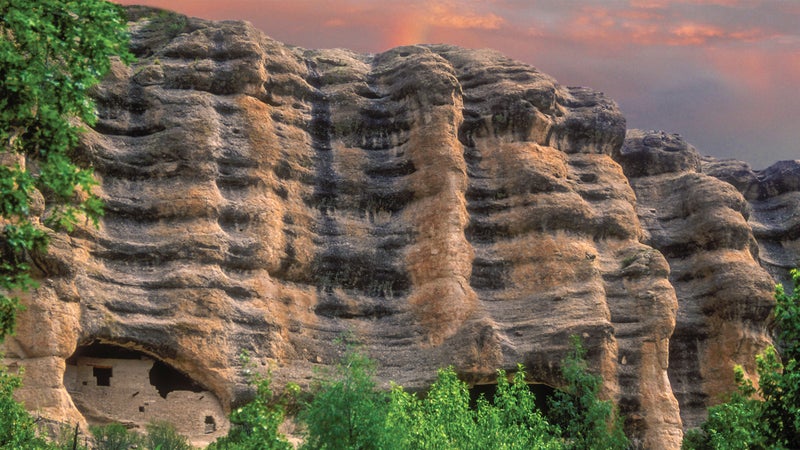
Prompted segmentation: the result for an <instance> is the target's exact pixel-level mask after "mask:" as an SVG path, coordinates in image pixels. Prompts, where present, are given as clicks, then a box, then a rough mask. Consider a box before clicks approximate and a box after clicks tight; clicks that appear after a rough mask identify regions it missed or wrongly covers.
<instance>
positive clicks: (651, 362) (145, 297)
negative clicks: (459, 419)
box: [6, 9, 800, 449]
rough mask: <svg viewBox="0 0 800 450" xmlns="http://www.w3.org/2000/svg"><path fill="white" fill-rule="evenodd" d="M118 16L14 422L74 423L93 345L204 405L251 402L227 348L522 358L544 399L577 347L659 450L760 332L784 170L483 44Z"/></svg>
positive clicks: (784, 256) (422, 359) (787, 234)
mask: <svg viewBox="0 0 800 450" xmlns="http://www.w3.org/2000/svg"><path fill="white" fill-rule="evenodd" d="M130 11H131V18H132V20H133V22H132V24H131V32H132V39H133V41H132V48H133V50H134V51H135V52H136V53H137V55H138V56H139V60H138V62H136V63H135V64H134V65H133V66H131V67H123V66H121V65H116V66H115V67H114V71H113V73H112V74H111V76H109V78H108V79H107V80H106V81H105V82H104V83H103V84H102V85H101V86H100V87H99V88H98V89H97V91H96V98H97V102H98V109H99V115H100V120H99V121H98V123H97V125H96V126H95V128H94V130H92V131H91V132H90V133H88V134H87V135H86V139H85V143H84V146H85V154H86V157H87V158H88V160H89V161H90V162H91V163H92V164H93V165H94V166H95V168H96V171H97V175H98V177H99V178H100V180H101V186H100V189H99V190H98V191H99V193H100V195H101V196H102V197H103V199H104V200H105V201H106V205H107V206H106V211H107V212H106V216H105V218H104V219H103V221H102V224H101V226H100V228H99V229H94V228H91V227H88V226H87V227H79V228H78V229H77V230H76V231H75V232H74V233H72V234H71V235H56V236H55V237H54V239H53V244H52V251H51V254H50V255H49V256H48V257H46V258H42V260H41V261H39V266H40V267H41V268H42V270H43V273H41V274H40V278H41V280H42V286H41V287H40V288H39V289H38V290H36V291H35V292H33V293H32V295H31V296H30V297H29V298H28V299H27V303H28V305H29V306H28V310H27V311H26V312H25V313H24V314H23V315H22V317H21V318H20V321H21V323H20V326H19V332H18V334H17V336H16V337H15V338H13V339H11V340H10V342H9V344H8V345H7V348H6V354H7V357H9V358H10V362H11V363H12V364H18V365H23V366H26V367H27V371H26V379H25V386H26V387H25V388H24V389H23V390H22V391H21V392H20V396H21V397H22V398H23V399H24V400H25V402H26V404H27V406H28V407H29V408H30V409H34V410H38V411H41V413H42V414H43V415H45V416H48V417H51V418H55V419H58V420H65V421H72V422H73V423H74V422H75V421H82V420H84V418H85V416H87V414H86V413H85V411H84V412H83V413H82V412H81V411H80V410H79V409H78V408H76V406H75V402H73V397H71V396H70V393H69V392H68V391H67V388H65V383H64V374H65V371H67V370H66V361H67V360H68V359H70V358H71V357H72V359H70V361H73V360H75V356H73V354H74V353H75V352H76V349H78V348H79V347H80V348H84V347H85V346H90V345H94V344H92V343H98V344H97V345H107V346H116V347H119V348H121V349H126V350H125V351H135V352H138V353H137V354H140V355H142V358H144V359H143V360H147V359H154V360H156V361H160V362H163V363H164V364H168V365H169V366H170V367H172V368H174V369H175V370H177V371H179V372H181V373H183V374H185V375H187V376H189V377H190V378H191V380H192V382H193V383H196V385H197V386H200V388H202V389H203V390H206V391H208V392H210V393H211V394H213V396H215V397H216V399H218V401H219V404H220V405H221V408H222V409H223V410H224V411H229V410H230V408H231V406H232V405H236V404H238V403H241V402H243V401H245V400H247V398H249V395H251V394H250V391H249V390H248V388H247V386H246V384H245V382H244V381H245V380H244V378H243V377H242V371H241V369H242V367H241V363H240V361H239V358H238V355H239V354H240V353H241V352H242V351H243V350H246V351H248V352H249V353H250V354H251V355H252V358H253V360H254V361H255V362H257V363H258V364H260V365H262V366H264V367H267V366H268V367H270V368H271V369H272V372H273V376H274V378H275V382H276V383H277V384H282V383H284V382H286V381H289V380H291V381H295V382H300V383H301V384H303V383H307V382H308V380H309V379H310V377H311V375H312V370H313V368H314V367H317V366H320V365H327V364H331V363H332V362H334V361H335V360H336V358H337V355H338V352H339V351H340V348H339V347H338V346H337V345H336V344H335V343H334V341H335V339H336V338H337V337H339V336H341V335H343V334H345V333H348V334H350V335H351V336H353V337H354V338H356V339H358V340H359V341H360V342H362V343H363V344H364V348H365V350H366V352H367V353H368V354H369V355H370V356H372V357H373V358H375V359H377V360H378V362H379V364H380V368H381V369H380V377H381V379H382V380H384V381H387V382H388V380H394V381H396V382H398V383H401V384H403V385H405V386H408V387H412V388H420V387H424V386H426V385H427V384H428V383H429V382H430V381H431V380H432V378H433V377H434V376H435V370H436V369H437V368H439V367H442V366H446V365H449V364H452V365H454V366H455V367H456V368H457V370H458V371H459V372H460V373H461V374H462V375H463V377H464V378H465V379H466V380H468V381H470V382H473V383H485V382H489V381H490V380H492V379H493V377H494V371H495V370H496V369H498V368H505V369H511V370H513V369H514V367H515V365H516V363H517V362H522V363H524V364H525V365H526V367H527V368H528V371H529V373H530V376H531V381H535V382H540V383H546V384H548V385H551V386H557V385H559V384H560V382H561V380H560V379H559V363H560V360H561V358H562V357H563V355H564V354H565V352H566V350H567V348H568V342H569V339H568V337H569V336H570V335H573V334H578V335H581V336H582V337H583V339H584V342H585V344H586V346H587V347H588V349H589V358H590V362H591V366H592V368H593V369H594V370H596V371H597V372H599V373H601V374H602V375H603V377H604V379H605V395H607V396H608V397H609V398H612V399H614V400H615V401H617V402H618V403H619V405H620V407H621V409H622V412H623V413H624V414H625V415H626V416H627V422H626V427H627V429H628V432H629V434H630V435H631V436H632V437H633V438H634V441H635V442H637V443H638V444H641V445H643V446H644V447H646V448H660V449H666V448H674V449H677V448H679V447H680V441H681V436H682V427H683V426H686V425H689V426H691V425H696V424H697V423H698V421H699V420H700V419H701V415H702V413H703V408H704V406H705V405H706V404H707V403H708V402H713V401H715V399H716V397H715V396H717V395H718V394H719V393H721V392H724V391H727V390H729V389H731V388H732V381H733V380H732V372H731V367H732V365H733V364H736V363H738V364H745V366H746V367H748V369H752V367H751V365H752V360H753V356H754V354H755V353H756V352H757V351H759V350H760V349H761V348H762V347H763V346H764V345H766V344H767V343H768V342H769V338H768V335H767V333H766V329H765V326H766V325H765V318H766V316H767V314H768V311H769V308H770V306H771V290H772V283H773V281H772V280H773V278H770V275H768V272H769V273H770V274H772V275H773V277H777V278H778V279H780V277H781V276H782V275H781V274H782V273H783V271H784V270H785V269H786V268H787V267H790V266H792V265H794V264H796V263H797V255H798V246H797V238H798V235H797V233H796V230H797V229H799V228H800V227H798V226H797V223H796V222H797V215H796V211H797V209H796V208H797V205H798V204H799V202H798V201H797V195H798V193H797V191H798V189H797V183H796V179H795V178H796V175H797V170H796V163H795V165H794V166H792V167H794V169H791V168H789V169H786V170H784V169H782V168H781V167H783V166H779V167H777V168H775V169H774V170H773V171H775V172H780V174H779V175H776V176H775V177H772V178H770V176H768V175H767V174H766V172H765V173H763V174H756V173H753V172H752V171H751V172H749V173H750V174H753V175H752V177H750V175H748V173H746V171H743V172H742V173H741V174H740V172H736V171H733V172H732V171H730V170H728V169H726V168H725V164H728V165H730V164H732V163H720V162H713V161H704V160H702V159H701V158H700V157H699V156H698V155H697V154H696V152H695V151H694V150H693V149H692V148H691V147H689V146H688V145H687V144H685V143H684V142H683V141H681V140H680V139H678V138H676V137H674V136H670V135H666V134H661V133H644V132H639V131H631V132H630V133H629V136H628V138H627V140H626V139H625V132H626V130H625V120H624V118H623V116H622V114H621V113H620V112H619V110H618V108H617V106H616V105H615V104H614V102H613V101H611V100H610V99H608V98H606V97H605V96H603V95H602V94H600V93H598V92H595V91H592V90H590V89H586V88H573V87H565V86H561V85H559V84H558V83H557V82H556V81H555V80H553V79H552V78H551V77H549V76H547V75H544V74H542V73H540V72H538V71H537V70H536V69H534V68H533V67H530V66H527V65H524V64H522V63H519V62H516V61H513V60H510V59H508V58H506V57H504V56H502V55H500V54H498V53H495V52H491V51H486V50H465V49H461V48H456V47H450V46H442V45H436V46H408V47H401V48H397V49H393V50H390V51H388V52H385V53H381V54H378V55H360V54H356V53H353V52H349V51H346V50H305V49H301V48H297V47H291V46H287V45H285V44H282V43H279V42H276V41H274V40H272V39H270V38H268V37H267V36H265V35H264V34H262V33H261V32H259V31H258V30H256V29H254V28H253V27H252V26H250V25H249V24H246V23H242V22H208V21H203V20H198V19H186V18H180V17H179V18H177V19H176V18H174V17H173V18H172V19H174V20H172V19H171V20H169V21H164V20H159V19H158V17H159V15H154V14H153V13H152V12H150V11H148V10H142V9H132V10H130ZM160 17H162V18H163V15H162V16H160ZM166 23H169V24H172V25H170V26H166V25H165V24H166ZM792 170H793V171H792ZM787 172H788V173H789V175H785V174H786V173H787ZM705 173H709V174H711V175H713V176H714V177H716V178H714V177H712V176H708V175H706V174H705ZM770 173H771V172H770ZM737 174H738V175H737ZM791 174H794V175H795V178H792V175H791ZM721 180H722V181H721ZM768 180H773V181H769V182H768ZM774 180H783V181H780V182H778V181H774ZM791 180H794V183H795V184H792V181H791ZM733 186H736V187H737V188H738V189H739V191H741V192H743V193H744V197H743V196H742V194H741V193H740V192H739V191H737V190H736V189H734V187H733ZM792 208H794V209H792ZM789 213H792V214H795V215H794V216H787V215H786V214H789ZM790 217H793V218H790ZM748 219H749V221H748ZM792 258H794V260H793V259H792ZM760 264H761V265H760ZM762 265H763V267H765V268H766V271H765V270H764V269H763V268H762ZM676 323H677V325H676ZM673 331H674V333H673ZM141 365H142V364H139V366H141ZM137 367H138V366H137ZM143 367H150V366H147V365H146V364H145V365H144V366H143ZM70 370H71V371H74V370H79V369H70ZM141 370H145V369H141ZM67 372H70V371H67ZM98 373H99V374H100V376H102V377H107V376H108V373H107V372H103V371H100V372H98ZM143 373H144V372H143ZM86 377H88V375H86ZM95 378H97V376H95ZM97 379H98V380H100V379H99V378H97ZM88 380H89V381H91V377H89V378H88ZM103 380H105V378H103ZM112 380H113V378H112ZM109 387H113V382H112V385H111V386H109ZM145 387H146V386H145ZM148 389H149V388H148ZM167 398H168V397H167ZM187 398H188V397H187ZM679 405H680V406H679ZM215 414H216V413H215ZM205 415H206V417H209V416H211V415H212V414H211V413H208V414H205ZM198 417H199V416H198ZM213 417H214V421H215V422H214V423H215V424H216V423H217V420H218V419H216V416H213ZM681 417H683V422H682V420H681ZM127 420H130V421H132V422H133V423H138V422H136V420H139V419H137V418H135V417H134V418H128V419H127ZM206 420H208V419H206ZM187 426H190V425H187ZM191 426H195V425H191ZM204 426H205V427H208V422H206V423H205V424H203V423H202V421H201V420H200V419H198V423H197V424H196V430H195V429H192V430H193V431H191V433H195V434H197V436H199V437H198V439H200V438H202V435H203V433H205V431H204V430H207V428H203V427H204ZM215 431H220V430H215Z"/></svg>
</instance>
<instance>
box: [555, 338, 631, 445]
mask: <svg viewBox="0 0 800 450" xmlns="http://www.w3.org/2000/svg"><path fill="white" fill-rule="evenodd" d="M571 340H572V351H571V352H570V353H569V355H568V356H567V357H566V358H565V359H564V361H563V362H562V366H561V373H562V375H563V377H564V380H565V381H566V382H567V385H566V386H565V387H564V388H562V389H561V390H558V391H556V392H555V394H554V395H553V397H552V398H550V399H548V403H549V405H550V413H549V417H550V418H551V420H552V421H553V423H555V424H557V425H559V426H560V427H561V430H562V432H563V435H564V439H565V441H566V443H567V448H569V449H577V450H584V449H585V450H594V449H625V448H627V447H628V446H629V445H630V443H629V441H628V438H627V437H626V436H625V432H624V430H623V426H622V425H623V424H622V422H623V421H622V417H621V416H620V415H619V414H618V413H617V410H616V408H615V407H614V404H613V403H611V402H610V401H608V400H601V399H600V388H601V387H602V385H603V379H602V378H601V377H600V376H599V375H594V374H592V373H591V372H589V370H588V366H587V364H586V349H585V348H584V347H583V344H582V343H581V340H580V338H579V337H578V336H572V337H571Z"/></svg>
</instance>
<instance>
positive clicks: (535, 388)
mask: <svg viewBox="0 0 800 450" xmlns="http://www.w3.org/2000/svg"><path fill="white" fill-rule="evenodd" d="M528 389H529V390H530V391H531V392H532V393H533V395H534V396H535V397H536V408H537V409H538V410H539V411H541V412H542V415H544V416H547V414H548V413H549V412H550V408H549V407H548V405H547V401H548V399H549V398H550V397H552V396H553V394H555V392H556V389H555V388H553V387H550V386H548V385H546V384H543V383H528ZM496 392H497V385H496V384H476V385H474V386H472V387H471V388H470V389H469V406H470V408H473V409H474V408H476V407H477V404H478V398H480V396H481V395H483V396H484V398H486V400H488V401H489V403H494V394H495V393H496Z"/></svg>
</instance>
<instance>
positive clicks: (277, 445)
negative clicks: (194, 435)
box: [208, 353, 292, 450]
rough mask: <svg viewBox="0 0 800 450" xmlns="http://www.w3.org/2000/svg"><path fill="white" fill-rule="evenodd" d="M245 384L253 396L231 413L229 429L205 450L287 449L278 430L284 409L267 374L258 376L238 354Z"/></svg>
mask: <svg viewBox="0 0 800 450" xmlns="http://www.w3.org/2000/svg"><path fill="white" fill-rule="evenodd" d="M242 361H243V363H244V364H243V365H244V367H245V370H246V371H247V372H246V374H247V376H248V382H249V383H250V384H251V385H253V386H255V387H256V397H255V398H254V399H253V401H251V402H250V403H248V404H247V405H245V406H242V407H240V408H237V409H236V410H235V411H233V413H231V430H230V432H229V433H228V435H227V436H225V437H222V438H219V439H217V440H216V441H215V442H213V443H212V444H211V445H210V446H208V449H209V450H223V449H225V450H227V449H237V450H238V449H241V450H248V449H252V450H268V449H269V450H284V449H285V450H288V449H291V448H292V446H291V444H289V441H288V440H286V437H285V436H284V435H283V434H281V433H280V432H279V431H278V427H280V425H281V423H283V418H284V408H283V406H282V405H281V404H280V402H279V401H278V399H276V398H275V396H274V394H273V392H272V389H271V388H270V384H271V381H272V379H271V378H270V376H269V374H267V375H260V374H258V373H257V372H256V371H255V370H254V367H253V366H252V364H250V360H249V356H248V355H247V354H246V353H244V354H243V355H242Z"/></svg>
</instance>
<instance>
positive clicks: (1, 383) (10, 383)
mask: <svg viewBox="0 0 800 450" xmlns="http://www.w3.org/2000/svg"><path fill="white" fill-rule="evenodd" d="M0 357H2V355H0ZM19 385H20V378H19V377H17V376H15V375H12V374H10V373H8V371H6V369H5V368H4V367H0V448H9V449H12V448H14V449H16V448H20V449H46V448H48V446H47V443H46V442H45V441H44V440H43V439H41V438H39V437H38V436H37V434H36V426H35V424H34V421H33V417H31V415H30V414H29V413H28V411H26V410H25V407H24V406H22V405H21V404H20V403H19V402H17V401H16V400H14V390H15V389H16V388H18V387H19Z"/></svg>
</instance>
